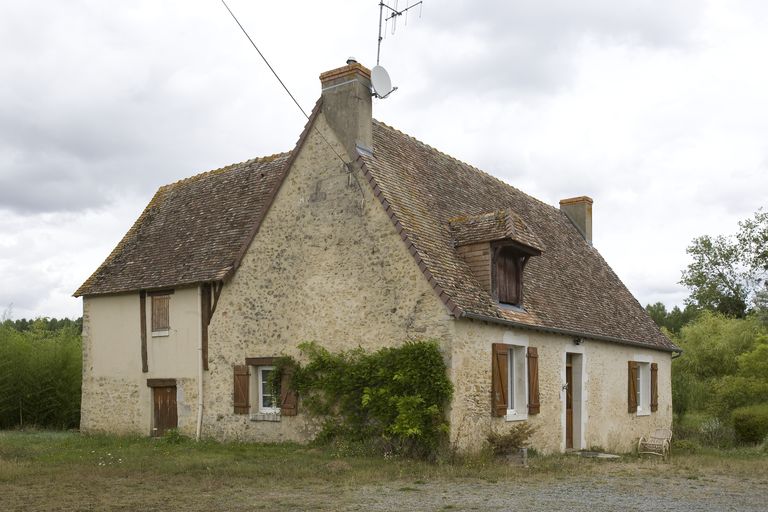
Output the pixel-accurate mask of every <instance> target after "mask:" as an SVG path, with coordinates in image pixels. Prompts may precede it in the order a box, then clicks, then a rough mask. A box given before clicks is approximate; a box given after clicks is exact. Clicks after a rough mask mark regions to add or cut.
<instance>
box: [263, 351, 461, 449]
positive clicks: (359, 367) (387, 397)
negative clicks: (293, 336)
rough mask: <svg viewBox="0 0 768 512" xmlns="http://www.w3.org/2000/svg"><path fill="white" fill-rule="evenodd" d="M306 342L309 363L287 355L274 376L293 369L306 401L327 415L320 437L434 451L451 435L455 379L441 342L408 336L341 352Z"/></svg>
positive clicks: (315, 411) (316, 413)
mask: <svg viewBox="0 0 768 512" xmlns="http://www.w3.org/2000/svg"><path fill="white" fill-rule="evenodd" d="M300 349H301V350H302V352H303V353H304V355H305V356H306V357H307V358H308V362H307V364H306V365H304V366H301V365H300V364H299V363H297V362H296V361H295V360H293V359H290V358H281V359H280V360H279V361H278V363H277V371H276V372H275V376H274V377H275V378H276V379H277V378H280V375H282V374H283V372H286V371H290V372H292V374H293V378H292V379H291V387H292V388H293V389H295V390H296V391H298V393H299V395H300V396H301V399H302V405H303V407H304V408H305V410H306V411H307V412H308V413H309V414H311V415H314V416H317V417H320V418H322V421H323V429H322V431H321V432H320V434H319V435H318V437H317V439H316V440H317V441H318V442H323V443H336V444H339V443H341V444H342V445H344V446H348V445H349V444H350V443H353V444H355V445H357V446H365V447H368V448H370V449H372V450H374V451H377V452H380V453H390V454H403V455H408V456H417V457H426V458H428V457H434V456H435V454H436V450H437V449H438V448H439V447H440V446H441V445H443V444H444V442H445V441H446V439H447V433H448V423H447V421H446V412H445V408H446V406H447V404H448V403H449V401H450V399H451V396H452V393H453V387H452V385H451V381H450V379H449V378H448V374H447V370H446V367H445V363H444V361H443V357H442V354H441V353H440V348H439V346H438V344H437V342H435V341H418V342H406V343H405V344H403V345H401V346H399V347H393V348H382V349H380V350H378V351H376V352H374V353H366V352H364V351H363V350H362V349H357V350H352V351H347V352H341V353H336V354H334V353H331V352H329V351H328V350H326V349H324V348H322V347H320V346H319V345H317V344H315V343H305V344H302V345H301V346H300Z"/></svg>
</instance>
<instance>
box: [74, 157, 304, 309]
mask: <svg viewBox="0 0 768 512" xmlns="http://www.w3.org/2000/svg"><path fill="white" fill-rule="evenodd" d="M289 156H290V153H282V154H279V155H273V156H270V157H266V158H257V159H254V160H248V161H247V162H243V163H239V164H234V165H230V166H228V167H224V168H222V169H217V170H215V171H209V172H206V173H203V174H198V175H197V176H193V177H191V178H187V179H185V180H181V181H177V182H176V183H172V184H170V185H166V186H164V187H161V188H160V189H159V190H158V191H157V193H156V194H155V196H154V197H153V198H152V201H150V203H149V205H147V207H146V208H145V209H144V211H143V212H142V214H141V216H140V217H139V218H138V220H137V221H136V222H135V223H134V225H133V227H132V228H131V229H130V230H129V231H128V233H126V235H125V236H124V237H123V239H122V240H121V241H120V243H119V244H118V245H117V247H115V249H114V250H113V251H112V253H111V254H110V255H109V256H108V257H107V259H106V260H105V261H104V263H102V264H101V266H100V267H99V268H98V269H97V270H96V272H94V273H93V275H91V277H89V278H88V280H87V281H86V282H85V283H83V285H82V286H81V287H80V288H79V289H78V290H77V291H76V292H75V296H80V295H96V294H105V293H117V292H124V291H130V290H139V289H152V288H165V287H173V286H179V285H184V284H192V283H199V282H206V281H214V280H220V279H223V278H224V277H225V276H226V274H227V273H228V272H230V271H231V270H232V269H233V268H234V265H235V263H236V261H237V258H238V254H239V252H240V250H241V249H242V246H243V244H244V243H247V241H248V237H249V235H250V233H251V232H252V230H253V227H254V225H255V224H257V220H258V219H259V218H260V215H261V214H262V213H263V211H264V210H265V209H266V208H267V207H268V205H269V198H270V195H271V192H272V191H273V190H274V189H275V187H276V186H277V184H278V183H279V182H280V181H281V178H282V170H283V169H284V167H285V164H286V162H287V161H288V159H289Z"/></svg>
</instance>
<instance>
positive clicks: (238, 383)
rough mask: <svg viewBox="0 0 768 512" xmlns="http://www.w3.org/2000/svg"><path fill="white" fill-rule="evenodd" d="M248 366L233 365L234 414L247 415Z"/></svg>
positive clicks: (248, 405)
mask: <svg viewBox="0 0 768 512" xmlns="http://www.w3.org/2000/svg"><path fill="white" fill-rule="evenodd" d="M250 375H251V374H250V373H249V372H248V366H247V365H244V364H236V365H235V379H234V389H233V398H234V403H235V414H248V410H249V408H250V403H249V401H248V387H249V381H250V379H249V377H250Z"/></svg>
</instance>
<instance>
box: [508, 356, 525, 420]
mask: <svg viewBox="0 0 768 512" xmlns="http://www.w3.org/2000/svg"><path fill="white" fill-rule="evenodd" d="M508 358H509V359H508V364H507V368H508V369H509V375H508V376H507V379H508V381H509V397H508V398H507V418H510V417H515V416H523V415H526V413H527V412H528V411H527V410H526V406H527V404H528V403H527V401H526V398H527V395H528V393H527V391H528V390H527V385H528V383H527V379H526V378H525V377H526V364H525V347H516V346H512V347H511V348H510V349H509V355H508ZM521 419H522V418H521Z"/></svg>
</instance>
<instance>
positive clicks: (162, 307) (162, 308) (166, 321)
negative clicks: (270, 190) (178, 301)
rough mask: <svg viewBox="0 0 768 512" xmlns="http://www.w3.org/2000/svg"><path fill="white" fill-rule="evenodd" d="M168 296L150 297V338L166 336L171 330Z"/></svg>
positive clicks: (169, 300) (169, 298)
mask: <svg viewBox="0 0 768 512" xmlns="http://www.w3.org/2000/svg"><path fill="white" fill-rule="evenodd" d="M170 303H171V296H170V295H152V336H168V333H169V332H170V330H171V318H170Z"/></svg>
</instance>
